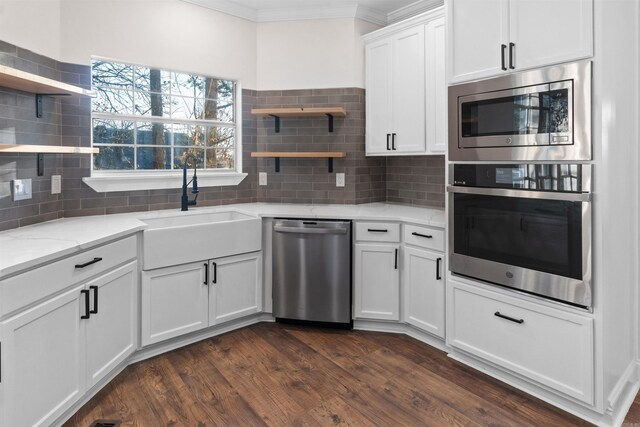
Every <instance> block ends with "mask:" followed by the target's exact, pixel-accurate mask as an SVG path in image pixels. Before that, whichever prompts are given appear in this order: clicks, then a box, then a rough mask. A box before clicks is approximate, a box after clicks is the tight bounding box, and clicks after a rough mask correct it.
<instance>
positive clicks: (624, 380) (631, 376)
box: [607, 360, 639, 413]
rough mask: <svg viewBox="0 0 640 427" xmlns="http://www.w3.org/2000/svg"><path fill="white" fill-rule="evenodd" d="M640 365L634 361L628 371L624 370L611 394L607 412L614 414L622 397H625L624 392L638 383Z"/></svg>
mask: <svg viewBox="0 0 640 427" xmlns="http://www.w3.org/2000/svg"><path fill="white" fill-rule="evenodd" d="M638 363H639V362H638V360H633V361H632V362H631V363H629V366H627V369H625V370H624V373H623V374H622V376H621V377H620V378H619V379H618V382H617V383H616V385H615V386H614V387H613V390H611V393H610V394H609V399H607V411H609V412H612V413H613V411H614V409H615V407H616V406H617V405H618V401H619V399H620V397H621V395H623V391H624V390H625V389H626V388H628V387H629V384H633V383H637V382H638V373H637V372H638Z"/></svg>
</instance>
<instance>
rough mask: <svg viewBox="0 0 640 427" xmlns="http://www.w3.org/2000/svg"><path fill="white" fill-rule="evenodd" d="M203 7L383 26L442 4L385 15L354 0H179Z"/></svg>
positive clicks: (261, 16) (424, 1)
mask: <svg viewBox="0 0 640 427" xmlns="http://www.w3.org/2000/svg"><path fill="white" fill-rule="evenodd" d="M182 1H184V2H187V3H191V4H195V5H198V6H202V7H206V8H207V9H211V10H215V11H218V12H222V13H226V14H228V15H233V16H237V17H239V18H243V19H247V20H249V21H253V22H273V21H299V20H306V19H331V18H357V19H361V20H363V21H367V22H371V23H373V24H377V25H381V26H386V25H388V24H392V23H395V22H399V21H402V20H404V19H407V18H410V17H412V16H415V15H418V14H420V13H423V12H427V11H429V10H431V9H434V8H436V7H439V6H442V5H444V0H418V1H416V2H415V3H411V4H410V5H408V6H405V7H402V8H400V9H398V10H395V11H393V12H390V13H388V14H385V13H384V12H381V11H379V10H377V9H372V8H370V7H366V6H362V5H358V3H357V2H356V1H345V2H343V3H342V4H328V5H326V4H325V5H321V6H318V5H315V6H313V5H311V6H296V7H287V8H265V9H259V8H258V9H256V8H252V7H246V6H242V5H239V4H238V3H236V2H234V1H232V0H182Z"/></svg>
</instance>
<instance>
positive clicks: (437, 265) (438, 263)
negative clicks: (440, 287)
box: [436, 258, 442, 280]
mask: <svg viewBox="0 0 640 427" xmlns="http://www.w3.org/2000/svg"><path fill="white" fill-rule="evenodd" d="M441 262H442V258H438V259H436V280H440V279H442V276H441V275H440V263H441Z"/></svg>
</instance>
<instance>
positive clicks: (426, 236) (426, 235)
mask: <svg viewBox="0 0 640 427" xmlns="http://www.w3.org/2000/svg"><path fill="white" fill-rule="evenodd" d="M411 234H412V235H414V236H418V237H424V238H425V239H432V238H433V236H432V235H431V234H420V233H416V232H415V231H414V232H413V233H411Z"/></svg>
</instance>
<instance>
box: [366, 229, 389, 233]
mask: <svg viewBox="0 0 640 427" xmlns="http://www.w3.org/2000/svg"><path fill="white" fill-rule="evenodd" d="M367 231H368V232H369V233H388V232H389V230H387V229H386V228H367Z"/></svg>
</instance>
